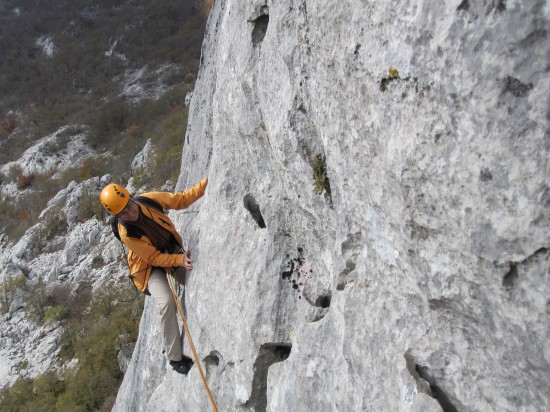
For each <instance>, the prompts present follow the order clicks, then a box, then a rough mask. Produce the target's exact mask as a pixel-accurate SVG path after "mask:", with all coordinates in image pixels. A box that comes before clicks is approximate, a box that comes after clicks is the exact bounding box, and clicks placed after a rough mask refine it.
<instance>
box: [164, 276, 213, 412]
mask: <svg viewBox="0 0 550 412" xmlns="http://www.w3.org/2000/svg"><path fill="white" fill-rule="evenodd" d="M166 277H167V278H168V284H169V285H170V290H171V291H172V296H173V297H174V301H175V302H176V307H177V308H178V313H179V315H180V318H181V323H182V325H183V330H184V331H185V336H186V337H187V341H188V342H189V347H190V348H191V353H192V354H193V359H194V361H195V365H197V369H198V371H199V375H200V376H201V379H202V384H203V385H204V389H205V390H206V394H207V395H208V399H209V400H210V403H211V404H212V409H213V410H214V412H218V407H217V406H216V402H215V401H214V398H213V397H212V393H211V392H210V388H209V387H208V382H206V378H205V376H204V373H203V371H202V367H201V364H200V362H199V357H198V356H197V351H196V350H195V345H194V344H193V340H192V339H191V333H190V332H189V327H188V326H187V321H186V320H185V315H184V314H183V309H182V307H181V304H180V301H179V299H178V293H177V288H178V284H177V281H176V278H175V276H174V272H173V271H172V270H168V271H167V272H166Z"/></svg>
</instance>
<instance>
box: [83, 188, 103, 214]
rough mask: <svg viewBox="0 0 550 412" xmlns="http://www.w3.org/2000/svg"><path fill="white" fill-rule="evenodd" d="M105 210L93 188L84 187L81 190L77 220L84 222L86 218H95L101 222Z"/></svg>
mask: <svg viewBox="0 0 550 412" xmlns="http://www.w3.org/2000/svg"><path fill="white" fill-rule="evenodd" d="M106 216H107V212H106V211H105V209H104V208H103V206H102V205H101V202H100V201H99V193H98V192H97V190H95V189H90V188H86V189H84V190H83V191H82V197H81V198H80V202H79V203H78V218H77V219H78V221H79V222H85V221H86V220H88V219H91V218H96V219H97V220H99V221H100V222H102V221H103V220H104V219H105V217H106Z"/></svg>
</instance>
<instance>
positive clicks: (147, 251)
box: [118, 179, 208, 292]
mask: <svg viewBox="0 0 550 412" xmlns="http://www.w3.org/2000/svg"><path fill="white" fill-rule="evenodd" d="M207 184H208V181H207V180H206V179H203V180H201V181H200V183H198V184H197V185H195V186H194V187H192V188H191V189H188V190H186V191H185V192H178V193H166V192H150V193H143V194H141V195H140V196H145V197H148V198H149V199H153V200H154V201H155V202H157V203H158V204H159V205H161V206H162V208H163V209H166V210H169V209H174V210H179V209H185V208H186V207H188V206H189V205H191V204H192V203H194V202H195V201H196V200H197V199H200V198H201V197H202V196H203V195H204V190H205V189H206V185H207ZM136 204H137V205H138V206H139V208H140V211H141V213H142V214H143V215H145V216H147V217H149V218H151V219H152V220H153V221H154V222H155V223H157V224H158V225H159V226H162V227H164V228H165V229H167V230H169V231H170V232H171V233H172V234H173V235H174V237H175V238H176V241H177V242H178V244H179V245H180V246H182V244H183V241H182V239H181V236H180V235H179V233H178V232H177V231H176V228H175V226H174V223H173V222H172V220H170V218H169V217H168V216H167V215H165V214H164V213H161V212H159V211H157V210H156V209H154V208H151V207H148V206H146V205H144V204H141V203H138V202H136ZM118 232H119V234H120V240H122V242H123V243H124V244H125V245H126V246H128V249H129V252H128V267H129V268H130V278H131V279H132V281H133V283H134V285H135V286H136V287H137V288H138V289H139V290H141V291H142V292H144V291H146V290H147V283H148V282H149V276H151V270H152V269H153V267H161V268H170V267H174V266H183V265H184V257H185V255H184V254H181V253H180V254H168V253H162V252H161V251H160V250H158V249H157V248H156V247H155V246H153V245H152V243H151V242H150V240H149V238H148V237H147V236H144V235H142V236H141V237H139V238H137V237H132V236H128V232H127V230H126V228H125V227H124V225H122V224H121V223H120V222H119V223H118Z"/></svg>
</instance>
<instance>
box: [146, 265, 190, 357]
mask: <svg viewBox="0 0 550 412" xmlns="http://www.w3.org/2000/svg"><path fill="white" fill-rule="evenodd" d="M185 273H186V270H185V268H183V267H180V268H178V269H177V270H176V271H175V272H174V274H175V277H176V280H177V281H178V282H179V283H181V284H183V282H184V281H185ZM147 289H149V292H150V293H151V296H153V298H154V299H155V302H156V304H157V309H158V312H159V315H160V327H161V332H162V339H163V341H164V348H165V350H166V357H167V358H168V360H171V361H179V360H181V359H182V356H183V349H182V339H181V333H180V328H179V319H178V309H177V307H176V302H175V301H174V296H173V295H172V291H171V290H170V285H169V284H168V279H167V278H166V272H165V271H164V270H163V269H159V268H154V269H153V271H152V272H151V276H150V277H149V283H148V284H147Z"/></svg>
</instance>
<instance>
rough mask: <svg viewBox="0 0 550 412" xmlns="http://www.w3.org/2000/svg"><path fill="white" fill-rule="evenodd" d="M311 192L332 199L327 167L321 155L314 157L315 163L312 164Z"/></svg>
mask: <svg viewBox="0 0 550 412" xmlns="http://www.w3.org/2000/svg"><path fill="white" fill-rule="evenodd" d="M313 191H314V192H315V193H317V194H321V193H323V192H324V193H325V196H326V197H328V198H331V197H332V193H331V191H330V181H329V179H328V174H327V165H326V162H325V159H324V158H323V156H322V155H321V154H318V155H317V156H315V162H314V163H313Z"/></svg>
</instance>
